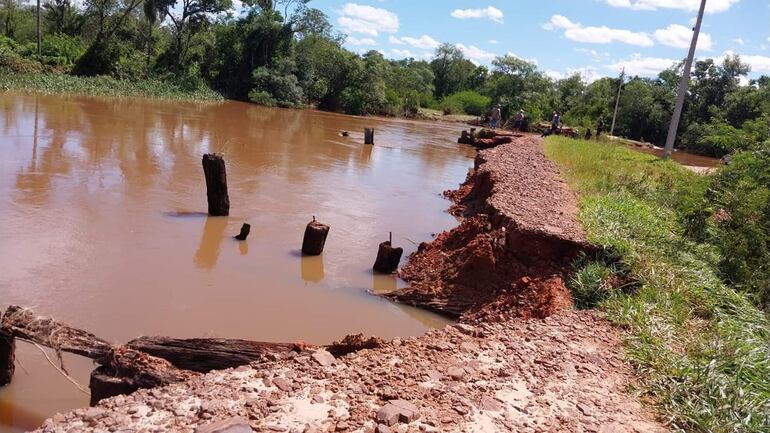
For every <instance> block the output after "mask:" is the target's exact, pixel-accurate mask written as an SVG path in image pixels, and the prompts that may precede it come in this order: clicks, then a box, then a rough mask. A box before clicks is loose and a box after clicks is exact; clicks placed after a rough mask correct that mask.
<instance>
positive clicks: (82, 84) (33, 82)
mask: <svg viewBox="0 0 770 433" xmlns="http://www.w3.org/2000/svg"><path fill="white" fill-rule="evenodd" d="M9 90H13V91H28V92H40V93H72V94H80V95H91V96H117V97H120V96H127V97H144V98H157V99H172V100H192V101H217V100H222V99H223V98H222V96H221V95H220V94H218V93H216V92H214V91H213V90H210V89H186V88H183V87H182V86H179V85H177V84H174V83H169V82H165V81H161V80H142V81H126V80H117V79H114V78H111V77H75V76H72V75H65V74H42V73H41V74H12V73H3V72H1V71H0V91H9Z"/></svg>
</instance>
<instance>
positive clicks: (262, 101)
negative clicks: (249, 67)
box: [249, 89, 278, 107]
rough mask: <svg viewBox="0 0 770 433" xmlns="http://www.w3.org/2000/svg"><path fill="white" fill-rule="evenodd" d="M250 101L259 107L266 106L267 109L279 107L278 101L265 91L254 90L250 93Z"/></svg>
mask: <svg viewBox="0 0 770 433" xmlns="http://www.w3.org/2000/svg"><path fill="white" fill-rule="evenodd" d="M249 101H251V102H253V103H255V104H258V105H264V106H265V107H275V106H276V105H278V101H276V100H275V98H273V97H272V96H271V95H270V94H269V93H267V92H265V91H264V90H256V89H252V90H251V92H249Z"/></svg>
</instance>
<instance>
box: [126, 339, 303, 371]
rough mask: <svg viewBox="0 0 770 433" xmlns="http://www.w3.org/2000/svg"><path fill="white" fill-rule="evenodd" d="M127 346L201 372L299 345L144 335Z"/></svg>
mask: <svg viewBox="0 0 770 433" xmlns="http://www.w3.org/2000/svg"><path fill="white" fill-rule="evenodd" d="M126 346H127V347H129V348H131V349H134V350H137V351H140V352H144V353H147V354H150V355H152V356H155V357H158V358H162V359H165V360H167V361H168V362H170V363H171V364H172V365H174V366H176V367H178V368H181V369H185V370H192V371H197V372H201V373H208V372H209V371H211V370H224V369H226V368H233V367H239V366H241V365H246V364H249V363H252V362H255V361H265V360H266V359H267V357H268V355H270V354H277V353H285V352H291V351H296V350H297V346H296V345H295V344H290V343H264V342H259V341H247V340H231V339H220V338H191V339H176V338H168V337H140V338H137V339H135V340H131V341H129V342H128V343H127V344H126Z"/></svg>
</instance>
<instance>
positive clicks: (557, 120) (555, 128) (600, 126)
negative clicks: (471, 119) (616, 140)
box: [489, 104, 607, 140]
mask: <svg viewBox="0 0 770 433" xmlns="http://www.w3.org/2000/svg"><path fill="white" fill-rule="evenodd" d="M502 118H503V113H502V106H501V105H500V104H496V105H495V106H494V107H492V112H491V113H490V115H489V126H490V127H491V128H492V129H497V128H502V127H503V122H502ZM525 120H526V116H525V115H524V111H523V110H519V111H518V112H517V113H516V114H515V115H514V116H513V130H514V131H517V132H521V131H522V128H523V127H524V123H525ZM560 131H561V114H560V113H559V112H558V111H554V112H553V113H551V128H550V129H549V130H547V131H546V132H545V133H544V134H543V135H552V134H558V133H559V132H560ZM605 131H607V123H606V122H605V120H604V115H600V116H599V119H598V120H597V121H596V139H597V140H598V139H599V137H601V135H602V134H603V133H604V132H605ZM592 137H593V134H592V132H591V128H587V129H586V133H585V137H584V138H585V139H586V140H590V139H591V138H592Z"/></svg>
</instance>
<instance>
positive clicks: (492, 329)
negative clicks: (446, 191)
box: [38, 137, 667, 433]
mask: <svg viewBox="0 0 770 433" xmlns="http://www.w3.org/2000/svg"><path fill="white" fill-rule="evenodd" d="M450 195H451V196H452V198H454V199H455V200H456V202H457V203H458V205H457V206H456V207H455V208H454V211H455V212H458V213H462V214H463V215H465V216H466V217H467V218H466V219H465V220H464V221H463V223H462V224H460V226H459V227H457V228H456V229H454V230H452V231H450V232H447V233H444V234H441V235H440V236H438V237H437V238H436V240H435V241H434V242H433V243H430V244H423V245H421V247H420V249H419V251H418V252H417V253H416V254H415V255H414V256H413V257H412V258H411V260H410V263H409V265H408V266H407V267H405V268H404V269H403V271H402V275H403V276H404V277H405V278H407V279H408V280H409V281H410V282H411V287H410V288H409V289H407V290H404V291H400V292H396V293H395V294H393V295H392V296H391V298H392V299H395V300H398V301H401V302H409V303H413V304H415V305H419V306H422V307H424V308H430V309H433V310H435V311H439V312H442V313H444V314H450V315H453V316H455V317H460V318H461V321H460V323H459V324H457V325H451V326H447V327H445V328H443V329H437V330H433V331H429V332H428V333H426V335H424V336H421V337H414V338H406V339H398V338H397V339H394V340H392V341H389V342H384V341H381V340H377V339H364V338H362V337H360V336H356V337H350V338H347V339H346V340H344V341H341V342H340V343H337V344H336V345H334V346H333V347H331V348H330V351H332V352H334V353H335V354H338V355H341V356H339V357H338V358H334V357H333V356H332V355H331V354H330V353H329V352H326V351H323V350H322V351H317V352H307V351H305V352H301V353H296V352H284V353H281V354H277V355H274V356H273V359H272V360H271V361H269V362H264V363H254V364H251V365H250V366H244V367H240V368H237V369H234V370H224V371H217V372H212V373H209V374H207V375H205V376H201V377H197V378H194V379H192V380H190V381H188V382H185V383H180V384H175V385H170V386H167V387H164V388H158V389H152V390H140V391H138V392H136V393H134V394H132V395H130V396H119V397H115V398H111V399H107V400H104V401H102V402H101V403H100V404H99V405H98V406H97V407H94V408H89V409H79V410H76V411H74V412H71V413H69V414H66V415H57V416H55V417H54V418H53V419H50V420H48V421H46V423H45V425H44V426H43V427H41V429H39V430H38V431H39V432H57V433H58V432H61V433H64V432H101V431H111V432H117V431H120V432H165V431H174V432H186V433H193V432H196V433H213V432H221V433H224V432H229V433H236V432H250V431H257V432H293V433H300V432H302V433H310V432H361V433H364V432H366V433H370V432H377V433H388V432H400V433H408V432H415V433H416V432H431V431H442V432H490V433H491V432H533V433H534V432H605V433H610V432H628V433H631V432H636V433H640V432H664V431H667V429H666V428H665V427H663V425H662V424H660V423H659V422H657V421H656V420H655V418H654V417H653V415H652V414H651V413H650V412H649V411H648V410H646V409H645V408H644V407H643V406H642V405H641V404H640V402H639V399H638V397H637V396H636V395H634V394H632V393H631V392H630V390H631V389H632V388H633V385H634V383H635V381H634V375H633V371H632V369H631V368H630V367H629V365H628V364H627V363H626V362H624V360H623V348H622V343H621V335H620V333H619V331H618V330H617V329H616V328H614V327H613V326H611V324H609V323H608V322H607V321H606V320H604V319H603V318H602V317H601V316H600V314H599V313H596V312H585V311H584V312H575V311H572V299H571V297H570V294H569V291H568V290H567V289H566V288H565V287H564V283H563V277H564V275H565V273H566V272H567V270H568V266H569V263H570V261H571V260H572V259H573V258H574V256H575V255H576V254H578V253H579V252H580V251H584V250H586V249H590V246H589V245H588V244H587V242H586V240H585V234H584V233H583V231H582V229H581V227H580V225H579V224H578V222H577V207H576V206H575V198H574V196H573V195H572V193H571V192H570V191H569V190H568V189H567V188H566V186H565V185H564V184H563V183H562V182H561V180H560V179H559V175H558V171H557V170H556V168H555V167H554V166H553V164H551V163H550V162H549V161H548V160H547V159H546V158H545V156H544V154H543V152H542V149H541V141H540V140H539V139H538V138H536V137H524V138H521V139H519V140H516V141H514V142H513V143H511V144H508V145H504V146H500V147H498V148H495V149H492V150H486V151H483V152H481V153H480V155H479V159H478V161H477V169H476V171H475V172H474V173H473V175H471V176H470V177H469V179H468V181H467V182H466V184H465V185H464V186H463V187H462V188H461V189H460V191H459V192H455V193H452V194H450ZM356 349H360V350H358V351H354V352H350V351H351V350H356Z"/></svg>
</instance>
